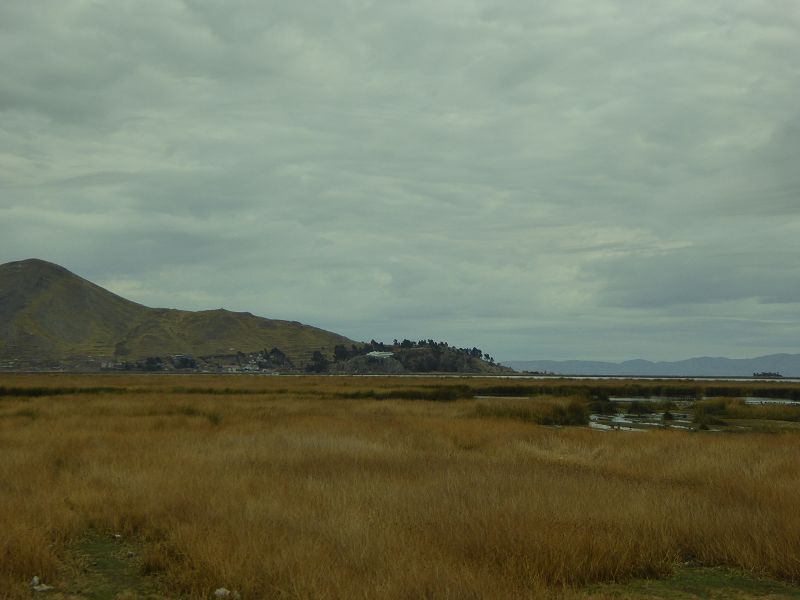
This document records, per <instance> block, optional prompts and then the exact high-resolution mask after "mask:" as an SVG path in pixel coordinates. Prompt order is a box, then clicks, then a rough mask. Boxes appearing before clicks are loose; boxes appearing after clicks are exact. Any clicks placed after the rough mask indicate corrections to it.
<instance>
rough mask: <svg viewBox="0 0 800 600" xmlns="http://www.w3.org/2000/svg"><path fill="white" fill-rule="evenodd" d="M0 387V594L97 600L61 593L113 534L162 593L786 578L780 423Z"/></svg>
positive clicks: (415, 393) (786, 452)
mask: <svg viewBox="0 0 800 600" xmlns="http://www.w3.org/2000/svg"><path fill="white" fill-rule="evenodd" d="M0 384H2V386H3V389H2V391H0V453H1V455H2V460H0V589H2V590H3V592H2V593H3V594H6V596H3V597H9V598H26V597H29V596H30V591H29V589H28V587H27V585H26V583H27V582H28V581H30V579H31V577H32V576H33V575H39V576H40V577H42V578H43V580H45V581H48V582H52V583H53V585H55V586H56V590H57V591H58V593H60V594H63V597H64V598H67V597H72V598H84V597H87V598H88V597H100V596H92V595H91V591H88V592H87V590H86V587H85V585H86V584H85V583H84V584H79V583H76V579H75V578H74V571H75V556H74V548H75V544H76V540H83V539H87V535H89V536H91V535H95V534H96V535H99V536H101V537H102V536H108V535H111V534H113V533H116V534H119V535H120V536H122V539H124V540H126V542H129V543H130V544H132V545H134V546H135V547H136V562H135V567H136V572H137V573H138V574H139V576H141V577H145V578H146V579H147V581H148V584H147V585H148V586H152V587H153V589H156V588H157V589H159V590H160V593H161V594H163V597H166V598H178V597H183V598H207V597H210V596H211V594H212V593H213V591H214V590H215V589H216V588H219V587H222V586H224V587H226V588H229V589H231V590H237V591H238V592H239V593H241V594H242V597H243V598H246V599H249V598H387V599H388V598H420V597H423V598H546V597H549V596H553V597H575V598H584V597H597V598H599V597H606V596H605V594H607V593H608V592H607V591H603V590H604V589H605V588H596V587H591V586H596V585H598V584H604V585H607V584H612V583H614V582H616V583H620V584H624V583H625V582H628V581H630V580H633V579H635V578H657V579H658V578H664V577H668V576H669V575H670V574H671V573H673V572H675V571H676V569H681V568H683V567H682V565H685V564H686V563H689V564H691V565H693V567H697V568H710V567H724V568H732V569H736V570H737V571H736V572H741V573H747V574H749V576H754V577H755V576H757V577H768V578H771V579H772V580H775V581H782V582H784V583H785V584H786V585H788V586H789V587H787V588H786V589H790V590H791V589H796V588H792V587H791V585H792V584H793V583H794V584H796V583H797V582H799V581H800V562H798V556H800V512H798V511H797V499H798V497H800V469H798V461H797V457H798V455H800V435H798V434H797V432H796V430H794V429H792V428H785V429H782V430H780V431H781V433H778V434H774V433H763V432H752V431H745V432H744V433H741V434H738V435H728V434H725V433H724V432H719V433H713V432H700V431H698V432H689V431H676V430H664V429H656V430H654V431H652V432H651V433H650V434H648V435H627V434H620V435H617V434H613V433H604V432H599V431H594V430H591V429H590V428H588V427H587V426H585V423H586V422H587V421H588V415H589V414H590V408H589V405H590V403H591V402H594V401H597V399H596V394H597V390H596V389H594V388H591V389H590V388H589V387H586V388H585V389H583V390H581V389H579V387H577V384H575V383H574V382H573V383H570V382H563V384H558V383H551V384H548V385H549V386H550V387H549V388H548V389H546V390H538V389H537V391H538V392H542V393H541V394H535V393H533V392H531V390H529V389H524V390H520V388H519V384H518V383H517V382H513V381H510V382H507V383H503V382H500V383H498V382H497V381H496V380H482V379H463V380H462V379H458V380H435V379H414V380H411V381H410V380H409V379H396V378H331V377H292V378H283V377H202V376H190V377H181V376H146V375H140V376H125V375H116V376H112V375H108V376H77V375H71V376H67V375H60V376H5V377H3V379H2V380H1V381H0ZM589 385H590V386H598V385H600V386H602V385H606V384H598V383H591V384H589ZM614 385H619V384H616V383H615V384H614ZM786 389H788V388H781V390H783V391H781V392H780V393H781V394H784V393H785V394H789V392H786V391H785V390H786ZM26 390H27V391H26ZM684 391H686V390H684ZM748 392H749V393H750V394H752V392H751V391H750V390H748ZM604 393H606V396H613V395H614V394H615V393H618V390H616V389H610V388H609V389H607V390H606V391H605V392H604ZM687 393H688V392H687ZM692 393H693V394H696V392H695V391H692ZM704 395H705V394H704V392H703V391H701V392H700V397H703V396H704ZM770 395H771V396H774V394H770ZM479 396H493V397H492V398H485V397H482V398H481V397H479ZM779 396H780V394H779ZM700 402H703V401H700ZM722 406H723V408H722V409H721V410H722V412H720V409H719V407H718V405H713V404H709V405H708V407H706V408H704V409H703V410H705V411H706V414H714V416H715V417H716V418H719V419H721V420H726V419H728V420H730V419H732V418H748V419H757V418H758V415H761V416H764V417H767V418H769V419H774V418H775V417H780V418H781V419H783V422H786V423H792V422H794V421H796V420H797V411H798V408H797V407H796V406H793V405H770V406H766V405H763V406H762V405H755V406H750V405H747V404H746V403H744V402H741V401H734V400H731V401H725V402H723V403H722ZM751 410H752V411H756V412H747V411H751ZM709 411H710V412H709ZM758 411H761V412H758ZM774 411H778V412H777V413H776V412H774ZM756 413H758V414H756ZM762 413H763V414H762ZM792 419H794V421H792ZM581 422H583V423H584V424H581V425H578V426H573V425H572V424H574V423H581ZM542 423H543V424H544V425H542ZM95 546H97V544H95ZM126 577H128V576H127V575H126ZM123 579H124V578H123ZM125 581H127V579H125ZM81 585H83V587H82V588H81ZM109 589H110V588H109ZM115 593H116V592H115ZM132 593H133V592H131V594H132ZM109 597H113V596H109ZM120 597H123V596H120ZM128 597H135V595H130V594H129V596H128ZM614 597H618V596H614ZM631 597H636V596H635V595H633V596H631ZM742 597H748V596H742ZM776 597H779V596H776ZM787 597H788V596H787Z"/></svg>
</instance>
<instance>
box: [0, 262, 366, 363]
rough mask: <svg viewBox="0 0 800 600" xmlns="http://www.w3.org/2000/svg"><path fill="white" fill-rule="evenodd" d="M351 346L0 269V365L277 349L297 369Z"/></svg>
mask: <svg viewBox="0 0 800 600" xmlns="http://www.w3.org/2000/svg"><path fill="white" fill-rule="evenodd" d="M353 343H354V342H353V340H350V339H348V338H346V337H345V336H342V335H339V334H336V333H332V332H330V331H325V330H323V329H318V328H316V327H311V326H309V325H303V324H302V323H298V322H296V321H280V320H275V319H265V318H262V317H257V316H254V315H252V314H250V313H241V312H231V311H227V310H223V309H219V310H205V311H199V312H190V311H184V310H174V309H166V308H148V307H146V306H143V305H141V304H137V303H135V302H131V301H130V300H126V299H125V298H122V297H120V296H117V295H116V294H113V293H111V292H109V291H108V290H105V289H103V288H101V287H99V286H97V285H95V284H94V283H92V282H90V281H87V280H86V279H83V278H81V277H78V276H77V275H75V274H74V273H71V272H70V271H68V270H67V269H65V268H63V267H60V266H58V265H55V264H52V263H49V262H45V261H43V260H37V259H30V260H23V261H19V262H12V263H7V264H3V265H0V360H5V361H14V362H15V363H16V364H21V363H34V364H36V363H40V364H44V363H48V362H59V361H79V362H80V361H86V360H94V361H103V360H105V361H133V360H137V359H142V358H145V357H148V356H167V355H174V354H191V355H194V356H225V355H232V354H233V355H236V353H237V352H243V353H248V352H259V351H262V350H265V349H266V350H270V349H271V348H273V347H277V348H279V349H280V350H281V351H282V352H284V353H285V354H286V355H287V356H288V357H289V358H290V359H291V360H292V361H293V362H294V363H295V364H296V365H303V364H305V363H307V362H308V361H309V359H310V358H311V356H312V354H313V353H314V352H315V351H320V352H322V353H324V354H326V355H328V354H332V352H333V348H334V346H335V345H337V344H346V345H348V346H349V345H351V344H353Z"/></svg>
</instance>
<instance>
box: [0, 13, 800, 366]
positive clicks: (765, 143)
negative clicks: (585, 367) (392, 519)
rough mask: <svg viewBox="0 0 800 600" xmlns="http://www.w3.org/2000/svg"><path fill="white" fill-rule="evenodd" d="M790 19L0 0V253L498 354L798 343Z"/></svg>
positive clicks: (116, 281) (158, 297) (130, 287)
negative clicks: (469, 346) (47, 260)
mask: <svg viewBox="0 0 800 600" xmlns="http://www.w3.org/2000/svg"><path fill="white" fill-rule="evenodd" d="M799 26H800V9H798V8H797V6H796V5H795V4H794V3H791V2H779V1H776V2H770V3H760V4H754V3H752V2H749V1H745V0H738V1H736V0H734V1H730V0H728V1H725V2H722V1H720V2H704V3H701V4H698V3H696V2H689V1H688V0H686V1H683V0H680V1H673V2H669V3H666V4H664V3H662V4H661V5H659V6H653V5H647V6H645V5H643V4H638V3H633V2H627V1H625V0H592V1H591V2H589V1H578V0H573V1H569V2H558V3H552V2H531V1H524V2H523V1H522V0H519V1H516V0H514V1H511V2H502V3H499V2H490V1H488V0H445V1H442V2H436V3H430V2H427V1H425V2H423V1H422V0H412V1H410V2H403V3H395V2H388V1H386V2H385V1H369V0H335V1H331V2H326V3H321V4H319V5H318V6H317V5H315V6H314V7H313V9H311V8H309V7H308V6H305V5H299V4H297V3H295V4H291V3H286V2H277V1H276V2H255V1H250V0H236V1H233V2H228V3H225V4H224V5H222V4H219V3H216V2H201V1H188V0H187V1H183V2H182V1H178V0H167V1H159V2H125V1H123V2H114V3H104V2H94V3H87V2H83V1H81V0H59V1H58V2H56V1H55V0H52V1H49V2H48V1H45V2H37V3H35V4H31V3H29V2H23V1H22V0H7V1H5V2H3V3H2V4H0V32H2V35H0V73H2V76H0V256H2V257H3V259H4V260H5V259H7V260H13V259H18V258H25V257H29V256H38V257H42V258H46V259H50V260H54V261H55V262H59V263H61V264H64V265H65V266H67V267H68V268H71V269H72V270H74V271H76V272H78V273H79V274H81V275H84V276H86V277H89V278H92V279H95V280H98V281H99V282H101V283H104V284H106V285H108V286H109V287H110V288H111V289H113V290H115V291H117V292H119V293H123V294H125V295H127V296H129V297H131V298H132V299H134V300H137V301H140V302H144V303H147V304H151V305H166V306H177V307H181V308H189V309H198V308H209V307H217V306H226V307H228V308H232V309H237V310H248V311H251V312H254V313H257V314H263V315H265V316H272V317H280V318H290V319H299V320H303V321H307V322H311V323H313V324H316V325H320V326H323V327H328V328H331V329H335V330H337V331H340V332H341V333H344V334H347V335H350V336H352V337H356V338H373V337H374V338H379V339H380V338H382V339H391V338H393V337H405V336H408V337H417V338H418V337H426V338H427V337H437V338H446V339H448V340H450V341H452V342H454V343H458V344H477V345H479V346H481V347H483V348H485V349H487V350H489V351H490V352H492V353H493V354H494V355H495V356H497V357H499V358H609V359H613V358H630V357H632V356H643V357H646V358H653V359H665V358H682V357H685V356H687V355H691V354H699V353H707V354H720V355H730V356H746V355H750V354H752V353H755V352H769V351H773V350H781V351H787V350H793V349H796V348H793V347H792V343H793V342H792V339H796V334H797V333H798V332H797V331H796V329H797V328H796V327H795V326H794V325H793V321H792V317H793V315H794V314H796V310H797V308H798V307H797V300H796V299H797V298H798V297H800V296H799V295H798V292H800V289H798V286H797V284H796V283H795V282H796V281H798V280H800V279H798V277H797V275H798V273H797V268H796V267H795V265H794V262H795V260H794V259H795V257H796V256H798V250H800V248H798V242H796V241H795V240H798V239H800V237H798V233H800V232H798V229H800V219H798V218H797V215H798V209H799V208H800V180H799V179H798V177H799V176H798V171H797V168H796V164H795V163H796V157H797V156H798V155H799V154H800V125H799V123H800V111H798V109H797V106H796V104H797V103H796V98H797V96H798V92H800V71H798V69H797V68H796V65H795V61H794V57H795V56H797V55H798V51H800V41H799V40H798V37H797V35H796V32H797V30H798V27H799ZM792 336H794V338H792Z"/></svg>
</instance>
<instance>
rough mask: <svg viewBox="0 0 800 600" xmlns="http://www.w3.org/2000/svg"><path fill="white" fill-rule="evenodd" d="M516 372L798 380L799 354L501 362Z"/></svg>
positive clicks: (799, 373) (799, 375)
mask: <svg viewBox="0 0 800 600" xmlns="http://www.w3.org/2000/svg"><path fill="white" fill-rule="evenodd" d="M503 364H504V365H505V366H507V367H511V368H512V369H515V370H517V371H538V372H551V373H556V374H559V375H609V376H611V375H630V376H638V377H681V376H683V377H704V376H706V377H751V376H752V375H753V373H764V372H769V373H780V374H781V375H783V376H784V377H800V354H770V355H767V356H759V357H757V358H716V357H709V356H703V357H699V358H690V359H687V360H679V361H675V362H651V361H649V360H641V359H638V360H626V361H625V362H621V363H612V362H596V361H585V360H510V361H506V362H504V363H503Z"/></svg>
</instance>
